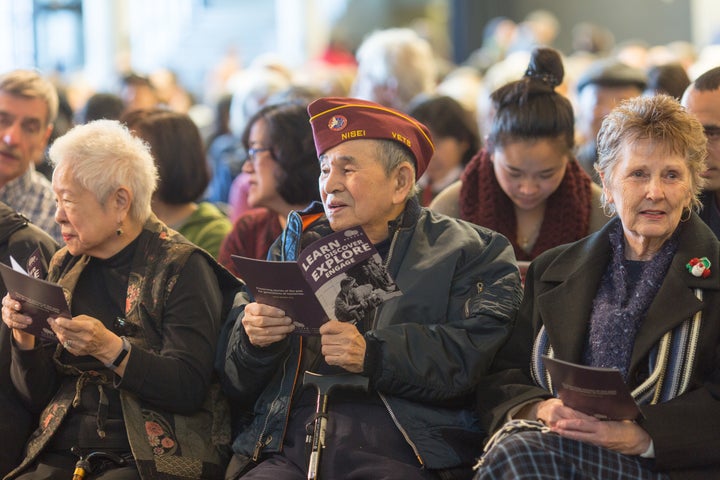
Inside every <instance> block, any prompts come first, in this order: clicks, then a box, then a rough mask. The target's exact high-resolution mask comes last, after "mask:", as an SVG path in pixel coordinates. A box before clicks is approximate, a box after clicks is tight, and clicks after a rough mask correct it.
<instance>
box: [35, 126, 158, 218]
mask: <svg viewBox="0 0 720 480" xmlns="http://www.w3.org/2000/svg"><path fill="white" fill-rule="evenodd" d="M49 157H50V161H51V163H52V164H53V166H54V168H55V170H58V169H60V168H67V169H68V172H69V173H70V174H71V176H72V178H73V179H74V180H75V181H77V182H78V183H79V184H80V185H82V186H83V187H84V188H86V189H87V190H89V191H91V192H93V193H94V194H95V196H96V198H97V199H98V201H99V202H100V203H101V204H102V205H104V204H105V202H106V201H107V198H108V195H110V194H111V193H112V192H113V191H114V190H115V189H116V188H118V187H120V186H125V187H127V188H128V190H130V191H131V192H132V195H133V201H132V205H131V206H130V213H129V215H130V217H131V218H132V219H134V220H136V221H138V222H140V223H144V222H145V220H147V219H148V217H149V216H150V214H151V213H152V209H151V206H150V201H151V199H152V194H153V192H154V191H155V188H156V187H157V182H158V171H157V167H156V166H155V161H154V160H153V157H152V155H151V154H150V147H149V146H148V145H147V144H146V143H145V142H143V141H142V140H141V139H139V138H138V137H136V136H134V135H132V134H131V133H130V131H129V130H128V129H127V127H125V126H124V125H123V124H121V123H120V122H118V121H116V120H96V121H94V122H90V123H87V124H85V125H78V126H76V127H74V128H73V129H71V130H70V131H69V132H67V133H66V134H65V135H63V136H62V137H60V138H58V139H57V140H55V142H54V143H53V145H52V147H50V151H49Z"/></svg>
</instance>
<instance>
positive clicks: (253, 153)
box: [247, 147, 272, 162]
mask: <svg viewBox="0 0 720 480" xmlns="http://www.w3.org/2000/svg"><path fill="white" fill-rule="evenodd" d="M271 150H272V148H270V147H264V148H249V149H248V151H247V154H248V159H250V161H251V162H255V161H257V155H258V153H261V152H269V151H271Z"/></svg>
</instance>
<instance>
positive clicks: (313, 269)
mask: <svg viewBox="0 0 720 480" xmlns="http://www.w3.org/2000/svg"><path fill="white" fill-rule="evenodd" d="M232 259H233V262H234V263H235V266H236V267H237V270H238V272H239V273H240V278H241V279H243V281H245V283H246V284H247V287H248V289H249V290H250V293H252V295H253V297H254V298H255V301H256V302H258V303H264V304H266V305H271V306H273V307H277V308H280V309H282V310H284V311H285V314H286V315H287V316H289V317H290V318H292V319H293V321H294V322H295V327H296V328H295V331H294V333H298V334H301V335H316V334H317V333H318V329H319V328H320V326H321V325H322V324H323V323H325V322H326V321H327V320H328V319H330V318H335V319H337V320H340V321H345V322H351V323H353V324H356V325H358V327H359V328H362V327H363V326H365V324H366V323H367V319H368V318H369V317H370V315H371V313H372V311H373V310H374V309H375V307H377V306H378V305H380V304H381V303H382V302H384V301H386V300H388V299H390V298H392V297H396V296H398V295H402V292H401V291H400V290H399V289H398V287H397V285H396V284H395V282H394V281H393V279H392V278H390V275H389V274H388V272H387V270H386V268H385V266H384V265H383V264H382V260H381V258H380V254H379V253H378V252H377V250H376V249H375V247H374V246H373V244H372V243H371V242H370V240H369V239H368V237H367V235H366V234H365V232H364V231H363V230H362V228H349V229H346V230H341V231H338V232H334V233H332V234H331V235H328V236H326V237H323V238H321V239H319V240H316V241H315V242H313V243H312V244H310V245H309V246H307V247H306V248H305V249H304V250H303V251H302V252H301V253H300V256H299V257H298V260H297V261H296V262H271V261H266V260H257V259H253V258H247V257H240V256H237V255H233V256H232Z"/></svg>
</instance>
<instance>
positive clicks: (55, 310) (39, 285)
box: [0, 262, 72, 342]
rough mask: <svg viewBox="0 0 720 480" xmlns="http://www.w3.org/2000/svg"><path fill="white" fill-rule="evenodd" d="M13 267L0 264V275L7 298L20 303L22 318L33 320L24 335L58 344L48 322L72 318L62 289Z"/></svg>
mask: <svg viewBox="0 0 720 480" xmlns="http://www.w3.org/2000/svg"><path fill="white" fill-rule="evenodd" d="M13 265H14V266H15V268H11V267H9V266H7V265H5V264H4V263H2V262H0V275H2V279H3V282H4V283H5V287H7V291H8V293H9V294H10V297H11V298H13V299H14V300H17V301H18V302H20V304H21V305H22V313H23V314H24V315H27V316H28V317H31V318H32V324H31V325H29V326H28V327H27V328H26V329H25V331H26V332H27V333H31V334H33V335H35V336H36V337H39V338H42V339H43V340H50V341H54V342H57V338H56V337H55V333H54V332H53V331H52V329H51V328H50V325H49V324H48V322H47V319H48V318H49V317H60V316H62V317H67V318H72V315H71V314H70V307H68V304H67V299H66V298H65V294H64V293H63V289H62V287H61V286H60V285H58V284H57V283H52V282H48V281H46V280H43V279H41V278H35V277H33V276H30V275H28V274H27V273H25V271H23V270H22V268H21V267H19V266H18V265H17V264H16V263H15V262H13ZM31 271H33V270H32V269H31Z"/></svg>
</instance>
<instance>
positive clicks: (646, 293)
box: [583, 222, 680, 379]
mask: <svg viewBox="0 0 720 480" xmlns="http://www.w3.org/2000/svg"><path fill="white" fill-rule="evenodd" d="M679 230H680V229H676V230H675V233H674V234H673V235H672V237H670V239H669V240H668V241H666V242H665V244H664V245H663V246H662V248H661V249H660V251H659V252H658V253H657V254H656V255H655V256H654V257H653V258H652V259H651V260H649V261H647V262H644V264H643V265H642V266H641V267H640V268H639V275H638V278H637V279H635V278H630V275H629V271H628V270H629V268H628V267H629V263H630V262H629V261H628V260H626V259H625V242H624V238H623V231H622V224H621V222H618V223H617V228H616V229H615V230H613V231H612V232H610V244H611V246H612V250H613V256H612V260H611V261H610V263H609V264H608V267H607V270H605V273H604V274H603V277H602V279H601V281H600V288H599V290H598V293H597V296H596V297H595V300H594V301H593V308H592V313H591V316H590V331H589V334H588V337H587V341H586V344H585V352H584V355H583V362H584V363H585V364H586V365H589V366H593V367H605V368H617V369H618V370H620V372H621V373H622V375H623V377H624V378H626V379H627V374H628V368H629V366H630V356H631V355H632V348H633V345H634V344H635V336H636V335H637V332H638V329H639V328H640V324H641V322H642V320H643V319H644V318H645V315H646V314H647V311H648V308H650V304H651V303H652V301H653V300H654V299H655V295H657V292H658V290H659V289H660V285H662V282H663V280H664V278H665V274H666V273H667V271H668V268H670V263H671V262H672V259H673V257H674V255H675V252H676V251H677V247H678V231H679ZM633 277H634V275H633ZM632 280H637V281H632Z"/></svg>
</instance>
